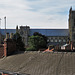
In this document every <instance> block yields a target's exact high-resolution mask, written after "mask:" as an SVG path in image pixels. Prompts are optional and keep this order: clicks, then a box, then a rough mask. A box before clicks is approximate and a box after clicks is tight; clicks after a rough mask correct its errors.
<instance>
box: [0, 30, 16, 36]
mask: <svg viewBox="0 0 75 75" xmlns="http://www.w3.org/2000/svg"><path fill="white" fill-rule="evenodd" d="M0 31H1V33H2V34H3V35H5V29H0ZM15 32H16V29H6V33H9V34H10V33H15Z"/></svg>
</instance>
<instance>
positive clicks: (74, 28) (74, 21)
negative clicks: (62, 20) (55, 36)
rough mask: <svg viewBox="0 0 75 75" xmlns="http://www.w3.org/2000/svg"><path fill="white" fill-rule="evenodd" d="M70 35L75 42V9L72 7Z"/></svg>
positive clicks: (70, 12)
mask: <svg viewBox="0 0 75 75" xmlns="http://www.w3.org/2000/svg"><path fill="white" fill-rule="evenodd" d="M69 37H70V41H72V42H73V43H75V10H72V7H71V8H70V10H69Z"/></svg>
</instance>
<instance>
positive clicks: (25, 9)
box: [0, 0, 75, 29]
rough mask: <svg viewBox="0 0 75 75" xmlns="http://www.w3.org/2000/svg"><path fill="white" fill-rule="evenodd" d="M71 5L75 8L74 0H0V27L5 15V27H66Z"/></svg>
mask: <svg viewBox="0 0 75 75" xmlns="http://www.w3.org/2000/svg"><path fill="white" fill-rule="evenodd" d="M71 6H72V9H73V10H75V0H0V18H1V19H2V20H1V26H0V27H1V28H4V17H5V16H6V20H7V24H6V25H7V28H16V25H19V26H21V25H22V26H24V25H28V26H30V28H47V29H55V28H57V29H58V28H60V29H63V28H65V29H66V28H68V15H69V9H70V7H71Z"/></svg>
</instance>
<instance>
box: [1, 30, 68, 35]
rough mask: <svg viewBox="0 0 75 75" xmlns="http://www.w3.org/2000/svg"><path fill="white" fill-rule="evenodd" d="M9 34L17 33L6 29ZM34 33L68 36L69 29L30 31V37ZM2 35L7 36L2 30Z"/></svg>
mask: <svg viewBox="0 0 75 75" xmlns="http://www.w3.org/2000/svg"><path fill="white" fill-rule="evenodd" d="M6 32H7V33H15V32H16V29H6ZM34 32H39V33H41V34H43V35H45V36H68V34H69V30H68V29H30V32H29V35H30V36H32V35H33V33H34ZM1 33H2V34H3V35H5V30H4V29H1Z"/></svg>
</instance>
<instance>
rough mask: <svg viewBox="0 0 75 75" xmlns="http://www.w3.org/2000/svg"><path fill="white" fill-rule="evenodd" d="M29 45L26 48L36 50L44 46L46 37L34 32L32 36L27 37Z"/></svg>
mask: <svg viewBox="0 0 75 75" xmlns="http://www.w3.org/2000/svg"><path fill="white" fill-rule="evenodd" d="M29 45H30V48H28V49H27V50H38V49H40V48H46V45H47V38H46V37H45V36H44V35H42V34H40V33H38V32H35V33H34V34H33V36H30V38H29Z"/></svg>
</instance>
